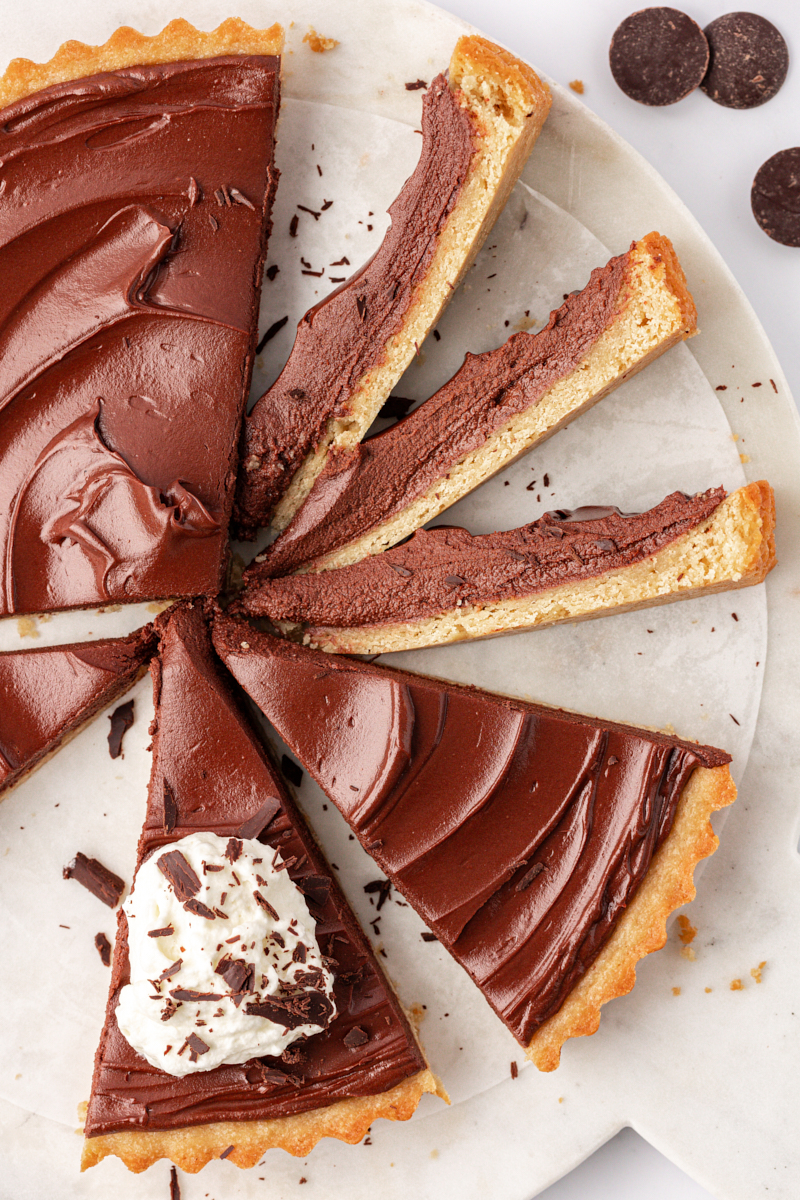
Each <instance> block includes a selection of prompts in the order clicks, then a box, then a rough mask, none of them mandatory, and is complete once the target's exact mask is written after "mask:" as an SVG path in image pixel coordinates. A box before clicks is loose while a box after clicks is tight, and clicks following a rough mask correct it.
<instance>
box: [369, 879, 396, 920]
mask: <svg viewBox="0 0 800 1200" xmlns="http://www.w3.org/2000/svg"><path fill="white" fill-rule="evenodd" d="M391 890H392V883H391V880H389V879H373V880H371V882H370V883H365V884H364V891H365V892H366V893H367V895H369V894H371V893H372V892H377V893H378V903H377V904H376V906H375V907H376V908H377V911H378V912H380V911H381V909H382V908H383V906H384V904H385V903H386V901H387V900H388V899H389V895H390V893H391Z"/></svg>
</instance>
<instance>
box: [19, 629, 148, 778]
mask: <svg viewBox="0 0 800 1200" xmlns="http://www.w3.org/2000/svg"><path fill="white" fill-rule="evenodd" d="M155 646H156V637H155V633H154V631H153V627H152V626H151V625H148V626H146V627H145V628H144V629H140V630H139V631H138V632H137V633H132V634H130V636H129V637H123V638H104V639H102V640H101V641H97V642H81V643H76V644H74V645H69V646H48V647H45V648H44V649H41V650H36V649H33V650H9V651H6V652H5V653H2V654H0V797H2V796H4V795H5V794H6V793H7V792H9V791H10V790H11V789H12V788H13V787H16V785H17V784H18V783H20V782H21V780H22V779H24V778H25V776H26V775H28V774H30V772H31V771H34V770H36V768H37V767H40V766H41V765H42V763H44V762H46V761H47V759H48V758H50V756H51V755H53V754H55V752H56V751H57V750H58V749H60V747H61V746H63V745H64V744H65V743H66V742H68V741H69V740H70V739H71V738H73V737H74V736H75V734H76V733H80V731H81V730H82V729H83V728H84V727H85V726H86V725H88V724H89V722H90V721H92V720H93V719H94V718H95V717H96V716H97V715H98V713H100V712H102V710H103V709H104V708H106V707H107V705H109V704H113V702H114V701H115V700H118V699H119V697H120V696H123V695H124V694H125V692H127V691H128V690H129V689H130V688H132V687H133V685H134V683H135V682H136V680H137V679H139V678H141V676H142V675H143V674H144V672H145V670H146V669H147V663H148V661H149V659H150V656H151V655H152V653H153V652H154V650H155Z"/></svg>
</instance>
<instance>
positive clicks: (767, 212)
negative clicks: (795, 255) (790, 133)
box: [750, 146, 800, 246]
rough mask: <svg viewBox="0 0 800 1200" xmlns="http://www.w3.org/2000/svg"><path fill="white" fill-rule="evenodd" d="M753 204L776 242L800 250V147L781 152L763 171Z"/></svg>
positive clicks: (757, 184)
mask: <svg viewBox="0 0 800 1200" xmlns="http://www.w3.org/2000/svg"><path fill="white" fill-rule="evenodd" d="M750 203H751V204H752V206H753V216H754V217H755V219H756V220H757V221H758V223H759V225H760V226H761V228H762V229H763V230H764V233H766V234H769V236H770V237H771V238H772V239H773V241H776V242H781V244H782V245H784V246H800V146H793V147H792V148H791V149H790V150H779V151H778V153H777V154H773V156H772V158H768V159H767V161H766V162H765V163H764V164H763V166H761V167H759V169H758V173H757V175H756V177H755V179H754V181H753V190H752V191H751V193H750Z"/></svg>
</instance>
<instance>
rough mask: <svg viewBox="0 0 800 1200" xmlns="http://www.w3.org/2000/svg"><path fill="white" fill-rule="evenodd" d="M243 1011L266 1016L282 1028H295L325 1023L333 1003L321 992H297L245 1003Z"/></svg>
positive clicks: (255, 1015)
mask: <svg viewBox="0 0 800 1200" xmlns="http://www.w3.org/2000/svg"><path fill="white" fill-rule="evenodd" d="M244 1011H245V1012H246V1013H247V1015H248V1016H251V1017H266V1019H267V1020H268V1021H274V1023H275V1024H276V1025H282V1026H283V1027H284V1029H297V1028H298V1026H300V1025H322V1026H325V1025H327V1023H328V1021H329V1020H330V1018H331V1016H332V1014H333V1005H332V1004H331V1002H330V1000H329V999H328V997H327V996H326V995H324V993H322V992H297V993H296V994H293V995H287V994H281V995H279V996H270V997H269V999H267V1000H261V1001H259V1002H257V1003H250V1004H247V1005H245V1010H244Z"/></svg>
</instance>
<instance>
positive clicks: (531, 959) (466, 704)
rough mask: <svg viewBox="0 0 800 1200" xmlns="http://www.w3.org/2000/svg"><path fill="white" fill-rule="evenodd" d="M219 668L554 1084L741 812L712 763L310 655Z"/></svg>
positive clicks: (237, 638) (246, 632)
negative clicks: (719, 833) (722, 822)
mask: <svg viewBox="0 0 800 1200" xmlns="http://www.w3.org/2000/svg"><path fill="white" fill-rule="evenodd" d="M214 643H215V646H216V649H217V652H218V654H220V656H221V657H222V659H223V661H224V662H225V663H226V665H227V666H228V668H229V669H230V670H231V671H232V673H233V674H234V675H235V677H236V678H237V679H238V681H239V682H240V683H241V684H242V686H243V687H244V688H245V690H246V691H247V692H248V693H249V694H250V696H251V697H252V698H253V699H254V700H255V702H256V703H257V704H258V706H259V708H261V710H262V712H264V713H265V715H266V716H267V718H268V719H269V720H270V721H271V722H272V723H273V724H274V725H275V728H276V729H277V730H278V732H279V733H280V735H281V737H282V738H283V739H284V741H285V742H286V743H287V745H288V746H289V747H290V748H291V750H292V752H293V753H294V754H295V755H296V756H297V758H298V759H299V760H300V762H301V763H302V764H303V765H304V766H305V767H306V769H307V770H308V771H309V772H310V773H311V775H312V776H313V777H314V778H315V779H316V780H317V782H318V783H319V784H320V786H321V787H322V788H323V789H324V790H325V792H326V793H327V795H328V796H329V797H330V799H331V800H332V802H333V803H334V804H335V805H336V806H337V807H338V808H339V809H340V811H341V812H342V814H343V815H344V816H345V818H346V819H347V821H348V822H349V824H350V826H351V828H352V829H353V832H354V833H355V834H356V836H357V837H358V839H359V841H360V842H361V844H362V845H363V846H364V848H365V849H366V850H367V851H368V852H369V853H370V854H371V855H372V857H373V858H374V859H375V861H376V863H378V865H379V866H380V867H381V869H382V870H383V871H385V872H386V874H387V875H388V877H389V878H390V879H391V881H392V883H393V884H394V885H395V886H396V887H397V888H398V890H399V891H400V892H401V893H402V894H403V895H404V896H405V898H406V899H407V900H408V902H409V903H410V904H411V905H412V906H413V907H414V908H415V909H416V911H417V912H418V913H419V914H420V916H421V917H422V918H423V920H424V921H426V923H427V924H428V925H429V926H430V928H431V930H432V931H433V932H434V933H435V935H436V937H437V939H438V940H439V941H440V942H441V943H442V944H443V945H444V946H445V947H446V948H447V949H448V950H449V951H450V953H451V954H452V955H453V957H454V958H455V959H456V961H457V962H459V963H460V964H461V966H463V967H464V969H465V970H466V971H467V972H468V973H469V975H470V976H471V978H472V979H473V980H474V982H475V983H476V984H477V985H478V986H479V987H480V989H481V991H482V992H483V994H484V996H485V997H486V999H487V1000H488V1002H489V1004H490V1005H491V1006H492V1007H493V1009H494V1010H495V1012H496V1013H497V1015H498V1016H499V1017H500V1019H501V1020H502V1021H504V1022H505V1024H506V1025H507V1027H508V1028H509V1030H510V1031H511V1032H512V1033H513V1035H514V1036H515V1037H516V1038H517V1040H518V1041H519V1042H520V1043H521V1045H522V1046H524V1047H525V1050H526V1053H527V1055H528V1057H529V1058H531V1059H532V1060H533V1061H534V1063H536V1065H537V1066H538V1067H539V1068H540V1069H542V1070H552V1069H553V1068H554V1067H556V1066H557V1065H558V1062H559V1056H560V1050H561V1045H562V1043H563V1042H564V1041H565V1040H566V1039H567V1038H569V1037H574V1036H578V1035H581V1034H587V1033H593V1032H594V1031H595V1030H596V1029H597V1026H598V1023H599V1019H600V1007H601V1005H602V1004H604V1003H605V1002H606V1001H607V1000H610V999H612V998H613V997H615V996H619V995H623V994H624V993H626V992H628V991H630V989H631V987H632V986H633V984H634V981H635V964H636V962H637V960H638V959H639V958H641V957H642V956H643V955H645V954H647V953H649V952H650V951H651V950H655V949H657V948H658V947H660V946H661V945H663V943H664V941H665V940H666V928H665V926H666V919H667V917H668V915H669V913H670V912H672V910H673V909H675V908H676V907H677V906H678V905H680V904H683V903H685V901H687V900H689V899H691V898H692V897H693V896H694V886H693V883H692V875H693V871H694V867H695V864H696V863H697V861H698V860H699V859H701V858H703V857H705V856H706V855H708V854H710V853H712V852H713V850H714V849H715V847H716V845H717V839H716V837H715V836H714V833H713V831H712V829H711V826H710V824H709V815H710V813H711V812H712V811H713V810H714V809H717V808H721V807H723V806H724V805H727V804H730V803H731V802H732V801H733V799H734V797H735V788H734V785H733V782H732V780H731V777H730V772H729V770H728V766H727V763H728V762H729V761H730V759H729V755H727V754H726V753H725V752H724V751H722V750H716V749H714V748H712V747H709V746H698V745H695V744H694V743H691V742H685V741H682V740H681V739H680V738H677V737H674V736H671V735H666V734H661V733H653V732H650V731H648V730H645V729H636V728H634V727H632V726H628V725H618V724H614V723H611V722H606V721H600V720H595V719H592V718H589V717H582V716H578V715H576V714H574V713H568V712H564V711H561V710H558V709H551V708H545V707H543V706H541V705H537V704H530V703H526V702H524V701H522V700H513V699H509V698H507V697H504V696H499V695H495V694H492V693H490V692H485V691H480V690H479V689H477V688H471V687H463V686H460V685H457V684H453V683H446V682H443V681H440V680H436V679H430V678H427V677H425V676H422V675H412V674H410V673H408V672H404V671H396V670H391V669H389V668H386V667H379V666H376V665H369V664H366V663H362V662H354V661H353V660H352V659H347V658H339V657H336V656H332V655H326V654H323V653H322V652H320V651H314V650H307V649H304V648H303V647H300V646H294V645H292V644H290V643H288V642H284V641H281V640H279V639H276V638H271V637H269V636H268V635H266V634H262V633H257V632H254V631H252V630H251V629H250V628H249V627H248V626H247V625H246V624H245V623H244V622H241V621H237V620H236V619H235V618H231V617H219V618H218V619H217V620H216V622H215V628H214Z"/></svg>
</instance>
